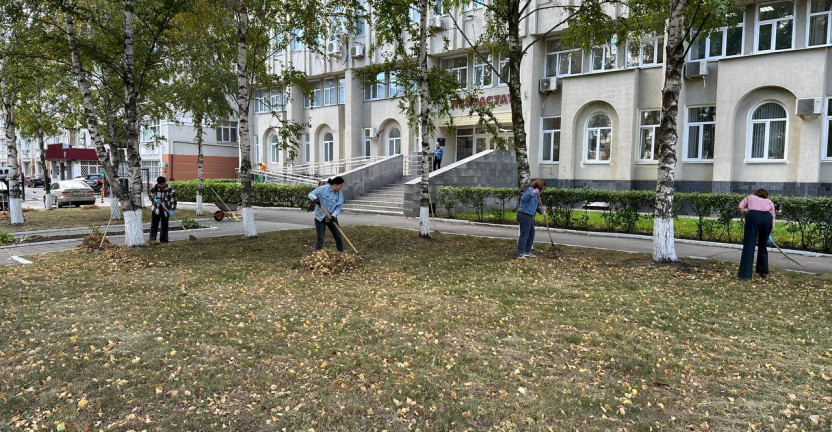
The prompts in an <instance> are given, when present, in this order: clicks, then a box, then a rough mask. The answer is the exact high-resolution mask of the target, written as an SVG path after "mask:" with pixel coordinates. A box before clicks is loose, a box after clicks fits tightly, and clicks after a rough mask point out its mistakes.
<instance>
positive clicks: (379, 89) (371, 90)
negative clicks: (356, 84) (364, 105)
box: [364, 72, 387, 101]
mask: <svg viewBox="0 0 832 432" xmlns="http://www.w3.org/2000/svg"><path fill="white" fill-rule="evenodd" d="M386 81H387V74H385V73H384V72H379V73H378V74H377V75H376V80H375V82H373V83H370V84H367V85H366V86H365V87H364V100H365V101H373V100H378V99H384V97H385V95H386V92H387V86H386V83H385V82H386Z"/></svg>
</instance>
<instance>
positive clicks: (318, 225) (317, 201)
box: [308, 176, 344, 252]
mask: <svg viewBox="0 0 832 432" xmlns="http://www.w3.org/2000/svg"><path fill="white" fill-rule="evenodd" d="M343 187H344V178H343V177H341V176H338V177H335V178H331V179H329V180H327V182H326V184H324V185H323V186H319V187H318V188H317V189H315V190H313V191H312V192H309V195H308V197H309V199H310V200H312V203H313V204H314V205H315V233H316V234H317V239H316V240H315V250H320V249H321V248H323V247H324V236H325V235H326V229H327V228H329V231H330V232H331V233H332V237H333V238H335V247H336V248H337V249H338V252H343V251H344V242H343V241H342V239H341V233H340V232H339V231H338V228H337V227H336V226H335V225H336V224H338V215H339V214H340V213H341V207H342V206H343V205H344V195H343V194H342V193H341V188H343ZM321 208H323V209H325V210H326V213H324V211H323V210H321Z"/></svg>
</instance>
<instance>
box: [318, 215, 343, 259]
mask: <svg viewBox="0 0 832 432" xmlns="http://www.w3.org/2000/svg"><path fill="white" fill-rule="evenodd" d="M337 220H338V219H334V221H337ZM336 223H338V222H330V223H326V222H324V221H319V220H317V219H315V233H316V234H317V237H318V238H317V239H316V240H315V250H320V249H321V248H323V247H324V236H325V235H326V228H327V227H329V231H330V232H331V233H332V237H334V238H335V247H336V248H337V249H338V252H343V251H344V243H343V242H342V241H341V233H340V232H339V231H338V228H336V227H335V224H336Z"/></svg>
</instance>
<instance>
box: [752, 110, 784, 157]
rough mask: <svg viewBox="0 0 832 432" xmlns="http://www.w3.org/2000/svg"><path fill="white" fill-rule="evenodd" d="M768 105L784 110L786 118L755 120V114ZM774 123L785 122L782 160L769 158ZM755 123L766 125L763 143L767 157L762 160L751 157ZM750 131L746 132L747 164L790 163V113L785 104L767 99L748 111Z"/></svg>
mask: <svg viewBox="0 0 832 432" xmlns="http://www.w3.org/2000/svg"><path fill="white" fill-rule="evenodd" d="M768 103H774V104H777V105H779V106H780V108H783V112H785V113H786V117H785V118H783V119H764V120H754V113H755V112H757V110H758V109H760V108H761V107H762V106H763V105H766V104H768ZM772 121H785V122H786V126H785V129H784V130H785V136H784V137H783V158H782V159H769V158H768V150H769V137H770V135H769V134H770V132H771V122H772ZM755 123H765V125H766V128H765V137H764V141H763V155H765V157H762V158H754V157H752V156H751V155H752V154H753V145H754V124H755ZM747 124H748V130H747V132H746V146H745V162H746V163H784V162H788V160H789V159H788V154H789V111H788V110H787V109H786V107H785V106H783V104H782V103H781V102H780V101H778V100H775V99H767V100H763V101H760V102H759V103H758V104H756V105H754V107H753V108H752V109H751V110H749V111H748V123H747Z"/></svg>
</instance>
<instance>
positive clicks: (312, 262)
mask: <svg viewBox="0 0 832 432" xmlns="http://www.w3.org/2000/svg"><path fill="white" fill-rule="evenodd" d="M360 261H361V257H360V256H358V255H352V254H346V253H343V252H335V251H332V250H329V249H321V250H317V251H315V252H312V253H310V254H306V255H304V256H302V257H301V258H300V260H299V261H298V262H297V263H295V265H294V267H295V268H299V269H305V270H310V271H312V272H315V273H318V274H327V275H329V274H335V273H341V272H347V271H350V270H352V269H354V268H355V267H356V265H357V264H358V263H359V262H360Z"/></svg>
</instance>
